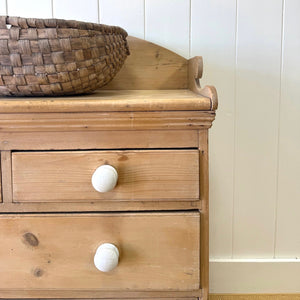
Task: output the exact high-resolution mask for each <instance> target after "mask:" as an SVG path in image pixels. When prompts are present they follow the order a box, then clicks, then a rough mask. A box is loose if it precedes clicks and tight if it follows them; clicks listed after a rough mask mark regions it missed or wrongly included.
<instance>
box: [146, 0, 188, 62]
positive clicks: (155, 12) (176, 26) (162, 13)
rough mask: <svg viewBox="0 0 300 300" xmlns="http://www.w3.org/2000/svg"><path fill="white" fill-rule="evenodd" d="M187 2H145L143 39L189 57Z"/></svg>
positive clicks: (150, 0)
mask: <svg viewBox="0 0 300 300" xmlns="http://www.w3.org/2000/svg"><path fill="white" fill-rule="evenodd" d="M189 18H190V1H189V0H176V1H174V0H164V1H161V0H145V38H146V40H148V41H151V42H153V43H156V44H158V45H161V46H163V47H166V48H168V49H169V50H172V51H174V52H176V53H178V54H179V55H181V56H184V57H186V58H188V57H189V33H190V25H189Z"/></svg>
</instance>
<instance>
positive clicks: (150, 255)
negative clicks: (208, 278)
mask: <svg viewBox="0 0 300 300" xmlns="http://www.w3.org/2000/svg"><path fill="white" fill-rule="evenodd" d="M0 228H1V231H0V240H1V247H0V261H1V268H0V294H1V290H2V291H3V292H4V291H7V290H16V291H18V290H20V289H26V290H29V291H30V290H43V291H45V290H52V291H53V290H68V291H74V290H89V291H92V290H94V291H97V290H99V291H105V290H108V291H125V290H126V291H143V290H145V291H160V290H162V291H166V290H168V291H192V290H197V289H199V251H200V250H199V244H200V215H199V213H198V212H174V213H120V214H117V213H115V214H113V213H110V214H51V215H50V214H45V215H44V214H43V215H42V214H36V215H29V214H27V215H26V214H24V215H0ZM102 243H112V244H114V245H116V246H117V247H118V249H119V252H120V259H119V264H118V266H117V267H116V268H115V269H114V270H112V271H110V272H108V273H105V272H101V271H99V270H98V269H96V267H95V266H94V261H93V259H94V254H95V251H96V249H97V248H98V246H99V245H100V244H102ZM12 295H13V293H12ZM28 295H30V293H29V294H28ZM35 295H39V294H38V293H35ZM41 295H42V293H41Z"/></svg>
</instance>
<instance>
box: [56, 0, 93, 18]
mask: <svg viewBox="0 0 300 300" xmlns="http://www.w3.org/2000/svg"><path fill="white" fill-rule="evenodd" d="M53 15H54V17H55V18H58V19H69V20H78V21H87V22H93V23H98V21H99V17H98V0H84V1H82V0H53Z"/></svg>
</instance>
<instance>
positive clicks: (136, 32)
mask: <svg viewBox="0 0 300 300" xmlns="http://www.w3.org/2000/svg"><path fill="white" fill-rule="evenodd" d="M99 4H100V5H99V6H100V22H101V23H103V24H109V25H110V24H112V25H113V24H117V25H118V26H121V27H124V28H126V30H127V32H128V34H129V35H132V36H135V37H138V38H140V39H144V38H145V26H144V25H145V14H144V12H145V3H144V0H130V3H129V2H128V1H124V0H99Z"/></svg>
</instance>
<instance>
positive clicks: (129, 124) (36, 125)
mask: <svg viewBox="0 0 300 300" xmlns="http://www.w3.org/2000/svg"><path fill="white" fill-rule="evenodd" d="M214 118H215V113H214V112H202V111H193V112H190V111H189V112H188V111H178V112H176V111H169V112H107V113H105V112H103V113H40V114H0V126H1V127H0V132H1V131H4V132H12V131H15V132H21V131H25V132H30V131H39V132H41V131H56V132H59V131H94V130H101V131H102V130H108V131H109V130H121V131H122V130H123V131H124V130H153V129H154V130H155V129H163V130H169V129H179V130H181V129H190V130H193V129H200V128H209V127H211V124H212V121H213V120H214Z"/></svg>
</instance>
